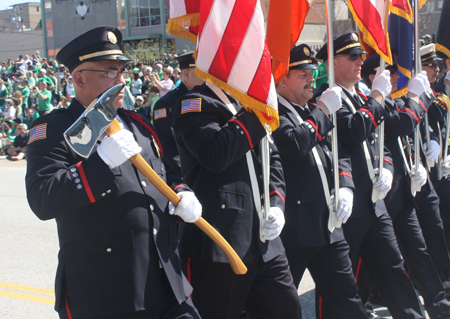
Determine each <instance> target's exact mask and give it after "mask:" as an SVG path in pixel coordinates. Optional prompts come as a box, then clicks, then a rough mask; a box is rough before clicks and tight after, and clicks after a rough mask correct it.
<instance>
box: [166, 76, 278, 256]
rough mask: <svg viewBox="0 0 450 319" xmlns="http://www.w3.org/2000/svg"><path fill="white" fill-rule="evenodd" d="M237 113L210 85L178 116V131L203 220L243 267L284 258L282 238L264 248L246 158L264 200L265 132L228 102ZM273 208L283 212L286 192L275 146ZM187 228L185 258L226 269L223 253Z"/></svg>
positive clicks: (190, 96) (188, 99)
mask: <svg viewBox="0 0 450 319" xmlns="http://www.w3.org/2000/svg"><path fill="white" fill-rule="evenodd" d="M228 98H229V99H230V101H231V103H232V104H233V105H234V107H235V108H236V109H237V111H238V113H237V114H236V115H235V116H233V114H232V113H231V111H230V110H229V109H228V108H227V106H226V105H225V104H224V103H222V102H221V101H220V99H219V98H218V97H217V96H216V95H215V94H214V93H213V91H212V90H211V89H210V88H209V87H208V86H207V85H206V84H203V85H200V86H196V87H195V88H194V89H193V90H191V91H189V92H188V93H187V94H186V95H185V96H184V97H183V99H182V100H183V101H182V102H181V105H179V106H178V107H177V108H176V110H175V112H174V122H173V128H174V131H175V137H176V141H177V145H178V150H179V152H180V158H181V171H182V174H183V177H184V181H185V182H186V183H187V185H188V186H189V187H190V188H192V190H193V191H194V192H195V194H196V196H197V198H198V199H199V201H200V203H201V204H202V206H203V213H202V214H203V217H204V218H205V220H206V221H208V222H209V223H210V224H211V225H212V226H213V227H214V228H216V229H217V230H218V231H219V232H220V233H221V234H222V236H223V237H224V238H225V239H226V240H227V241H228V243H230V245H231V246H232V247H233V248H234V250H235V251H236V253H237V254H238V255H239V257H241V259H242V260H243V261H244V262H247V263H250V262H254V261H255V259H256V258H257V257H260V256H262V258H263V260H264V261H268V260H271V259H273V258H274V257H276V256H278V255H280V254H281V253H283V251H284V248H283V245H282V243H281V239H280V238H276V239H274V240H270V241H266V243H262V242H261V241H260V240H259V219H258V216H257V213H256V209H255V204H254V199H253V193H252V186H251V182H250V175H249V169H248V166H247V160H246V153H247V152H248V151H249V150H250V151H251V155H252V158H253V162H254V166H255V169H256V177H257V179H258V183H259V186H260V187H259V189H260V190H261V191H260V195H262V194H263V193H262V189H263V188H262V178H261V177H262V175H261V174H262V172H261V164H260V156H259V155H260V149H259V142H260V140H261V139H262V138H263V137H264V136H265V135H266V131H265V130H264V128H263V126H262V125H261V123H260V122H259V120H258V118H257V117H256V115H255V114H253V113H250V112H247V111H245V110H244V109H243V107H242V106H241V105H240V104H239V103H238V102H237V101H236V99H234V98H233V97H231V96H229V97H228ZM198 103H200V104H198ZM270 147H271V150H272V151H271V159H270V174H271V176H270V185H269V188H270V195H271V197H270V202H271V206H272V207H274V206H276V207H279V208H281V210H283V211H284V198H285V186H284V178H283V171H282V167H281V162H280V157H279V154H278V152H277V150H276V148H275V145H273V144H271V146H270ZM191 226H192V225H189V224H186V225H185V227H184V229H183V234H182V238H181V241H180V253H181V256H182V257H183V258H201V259H202V260H204V261H211V262H223V263H227V262H228V259H227V257H226V256H225V254H224V253H223V252H222V251H221V250H220V248H219V247H218V246H217V245H216V244H215V243H214V242H213V241H211V239H209V238H208V237H207V236H206V235H204V234H203V233H202V232H201V231H199V229H197V227H195V226H194V227H191Z"/></svg>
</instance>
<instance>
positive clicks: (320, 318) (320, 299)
mask: <svg viewBox="0 0 450 319" xmlns="http://www.w3.org/2000/svg"><path fill="white" fill-rule="evenodd" d="M322 305H323V299H322V296H319V319H322Z"/></svg>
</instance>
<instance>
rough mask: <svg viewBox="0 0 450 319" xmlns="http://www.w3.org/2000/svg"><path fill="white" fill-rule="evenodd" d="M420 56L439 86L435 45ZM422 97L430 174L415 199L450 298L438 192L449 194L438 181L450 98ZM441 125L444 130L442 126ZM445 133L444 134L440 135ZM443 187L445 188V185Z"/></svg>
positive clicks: (449, 269) (448, 261)
mask: <svg viewBox="0 0 450 319" xmlns="http://www.w3.org/2000/svg"><path fill="white" fill-rule="evenodd" d="M420 56H421V61H422V69H423V71H424V72H426V76H427V78H428V81H429V82H430V83H431V82H435V81H436V78H437V74H438V72H439V68H438V67H437V64H438V61H439V60H440V59H439V58H438V57H437V55H436V51H435V45H434V44H428V45H426V46H423V47H421V48H420ZM427 91H428V92H424V93H423V94H422V95H421V96H420V102H421V105H423V106H424V107H425V108H426V109H427V110H428V111H427V113H428V120H429V126H430V128H431V129H432V132H430V149H429V150H426V143H425V141H426V135H425V130H426V129H428V130H429V128H425V122H424V121H421V136H422V147H421V150H422V154H421V155H422V157H421V159H422V162H423V164H424V166H425V167H426V168H427V170H428V171H429V179H428V182H427V183H426V184H425V185H424V187H423V188H422V190H421V192H419V193H418V194H417V196H416V198H415V202H416V205H417V210H416V211H417V217H418V219H419V222H420V226H421V228H422V232H423V236H424V238H425V242H426V244H427V248H428V253H429V254H430V256H431V258H432V260H433V263H434V265H435V267H436V270H437V272H438V274H439V277H440V278H441V281H442V283H443V285H444V288H445V291H446V293H447V295H449V296H450V256H449V252H448V247H447V242H446V239H445V233H444V226H443V222H442V217H441V212H440V209H439V201H440V198H439V196H438V194H437V192H436V189H435V188H437V187H440V186H441V187H442V189H443V190H445V187H446V185H445V184H446V179H443V180H442V181H441V180H440V179H439V178H438V169H437V167H438V164H439V162H438V160H439V156H440V153H441V145H439V144H440V143H439V135H440V134H442V136H444V135H445V124H444V123H445V120H446V119H445V118H446V116H447V112H448V108H449V106H450V105H449V104H450V100H449V99H448V96H447V95H446V94H443V93H441V94H438V93H436V92H434V91H433V90H429V89H428V90H427ZM438 124H439V125H440V127H439V126H438ZM440 129H442V132H440ZM425 157H427V158H428V159H429V162H432V163H434V166H433V167H429V165H428V163H427V161H426V160H425ZM441 184H442V185H441ZM441 197H444V198H446V197H448V194H446V193H445V192H441Z"/></svg>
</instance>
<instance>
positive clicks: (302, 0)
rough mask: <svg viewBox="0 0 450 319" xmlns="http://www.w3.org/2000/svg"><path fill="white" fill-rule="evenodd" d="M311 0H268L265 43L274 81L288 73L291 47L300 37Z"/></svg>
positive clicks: (276, 81)
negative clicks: (270, 57)
mask: <svg viewBox="0 0 450 319" xmlns="http://www.w3.org/2000/svg"><path fill="white" fill-rule="evenodd" d="M310 6H311V0H277V1H270V7H269V17H268V19H267V44H268V46H269V51H270V55H271V56H272V58H273V61H272V73H273V77H274V78H275V83H278V82H280V81H281V79H282V78H283V77H284V76H285V75H286V74H287V73H288V69H289V58H290V52H291V49H292V48H293V47H294V45H295V43H296V42H297V41H298V39H299V37H300V33H301V32H302V30H303V26H304V25H305V17H306V15H307V14H308V11H309V8H310Z"/></svg>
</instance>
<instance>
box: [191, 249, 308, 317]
mask: <svg viewBox="0 0 450 319" xmlns="http://www.w3.org/2000/svg"><path fill="white" fill-rule="evenodd" d="M184 263H185V266H186V275H187V278H188V280H189V281H190V282H191V285H192V286H193V288H194V292H193V294H192V301H193V302H194V305H195V307H196V308H197V309H198V311H199V313H200V315H201V317H202V318H203V319H237V318H239V317H240V314H241V312H242V311H243V310H244V309H245V311H246V313H247V316H248V318H251V319H301V318H302V313H301V308H300V299H299V297H298V294H297V290H296V289H295V287H294V283H293V281H292V275H291V272H290V270H289V265H288V262H287V259H286V255H285V253H283V254H281V255H280V256H278V257H275V258H274V259H272V260H270V261H267V262H264V261H263V260H262V258H261V257H258V258H257V260H255V262H254V263H246V264H245V265H246V266H247V269H248V270H247V273H246V274H245V275H236V274H234V273H233V271H232V270H231V267H230V264H228V263H218V262H205V261H202V260H200V259H187V260H184Z"/></svg>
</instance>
